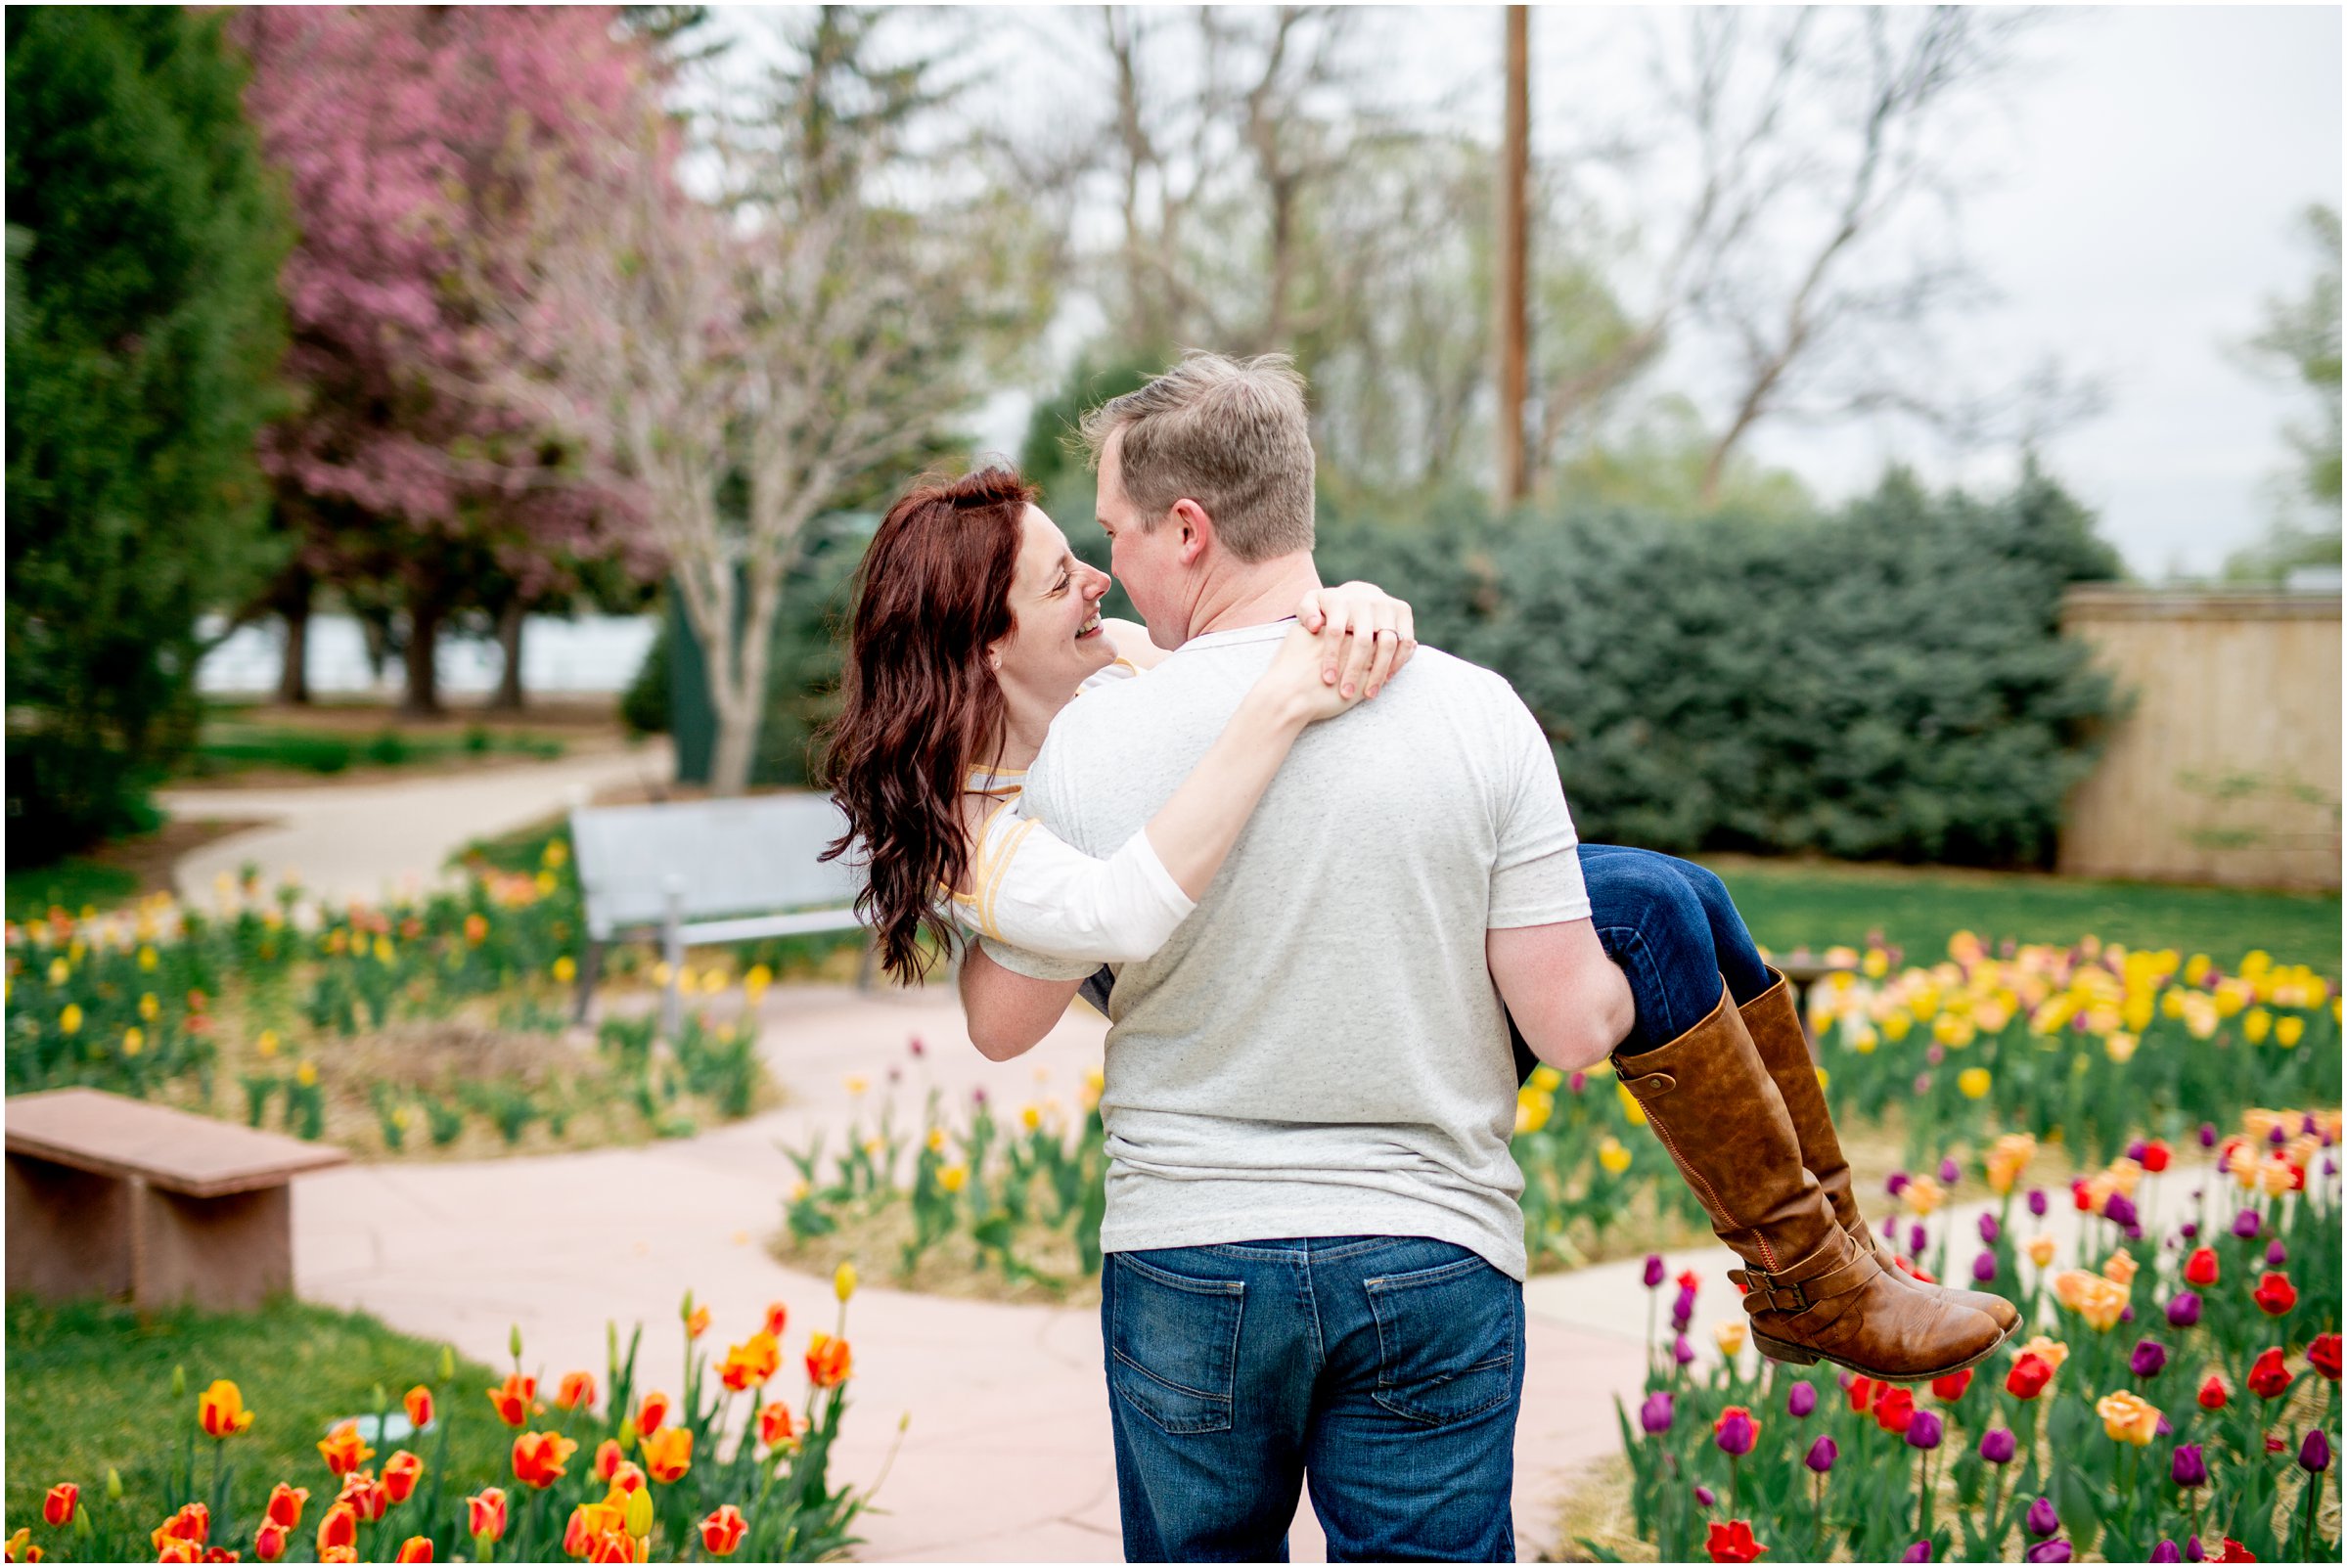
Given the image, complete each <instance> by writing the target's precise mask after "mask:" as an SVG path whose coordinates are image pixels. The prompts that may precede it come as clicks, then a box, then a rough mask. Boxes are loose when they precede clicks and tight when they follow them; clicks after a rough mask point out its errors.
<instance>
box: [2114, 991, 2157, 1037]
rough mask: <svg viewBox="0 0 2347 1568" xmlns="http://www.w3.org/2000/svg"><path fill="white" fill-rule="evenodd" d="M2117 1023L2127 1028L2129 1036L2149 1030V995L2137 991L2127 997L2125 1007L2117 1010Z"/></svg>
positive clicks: (2146, 992)
mask: <svg viewBox="0 0 2347 1568" xmlns="http://www.w3.org/2000/svg"><path fill="white" fill-rule="evenodd" d="M2119 1021H2120V1022H2121V1023H2123V1024H2125V1025H2126V1026H2127V1028H2128V1031H2129V1032H2130V1033H2131V1034H2139V1035H2140V1034H2142V1033H2143V1032H2144V1030H2146V1029H2148V1028H2150V1027H2151V993H2150V992H2148V991H2139V992H2137V993H2135V995H2133V996H2131V997H2129V998H2128V999H2127V1005H2126V1006H2125V1007H2123V1008H2120V1009H2119Z"/></svg>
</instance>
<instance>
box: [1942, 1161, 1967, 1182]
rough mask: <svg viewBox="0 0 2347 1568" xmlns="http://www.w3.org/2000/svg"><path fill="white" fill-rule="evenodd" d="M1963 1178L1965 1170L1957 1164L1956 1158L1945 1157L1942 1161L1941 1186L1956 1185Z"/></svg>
mask: <svg viewBox="0 0 2347 1568" xmlns="http://www.w3.org/2000/svg"><path fill="white" fill-rule="evenodd" d="M1962 1180H1963V1169H1962V1168H1961V1167H1959V1166H1958V1165H1957V1163H1956V1161H1955V1160H1953V1159H1944V1160H1941V1161H1940V1186H1942V1187H1954V1186H1955V1185H1956V1184H1957V1183H1958V1182H1959V1181H1962Z"/></svg>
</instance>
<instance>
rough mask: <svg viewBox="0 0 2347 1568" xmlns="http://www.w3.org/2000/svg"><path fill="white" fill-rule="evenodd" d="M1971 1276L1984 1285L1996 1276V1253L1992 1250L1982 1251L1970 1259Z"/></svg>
mask: <svg viewBox="0 0 2347 1568" xmlns="http://www.w3.org/2000/svg"><path fill="white" fill-rule="evenodd" d="M1972 1277H1973V1278H1974V1279H1976V1280H1978V1281H1979V1282H1980V1283H1982V1284H1984V1285H1985V1284H1987V1283H1989V1282H1990V1281H1991V1280H1993V1279H1995V1278H1996V1277H1997V1255H1996V1254H1995V1253H1994V1252H1983V1253H1982V1254H1981V1255H1980V1256H1979V1257H1977V1258H1974V1259H1973V1260H1972Z"/></svg>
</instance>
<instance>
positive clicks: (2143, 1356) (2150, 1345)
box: [2127, 1339, 2168, 1377]
mask: <svg viewBox="0 0 2347 1568" xmlns="http://www.w3.org/2000/svg"><path fill="white" fill-rule="evenodd" d="M2167 1365H2168V1347H2167V1346H2165V1345H2163V1344H2161V1343H2160V1342H2159V1341H2158V1340H2156V1339H2139V1340H2137V1341H2136V1342H2135V1353H2134V1354H2133V1355H2131V1356H2129V1357H2128V1358H2127V1369H2128V1370H2129V1371H2131V1372H2133V1373H2135V1375H2136V1376H2138V1377H2157V1376H2158V1375H2159V1373H2160V1368H2161V1367H2163V1366H2167Z"/></svg>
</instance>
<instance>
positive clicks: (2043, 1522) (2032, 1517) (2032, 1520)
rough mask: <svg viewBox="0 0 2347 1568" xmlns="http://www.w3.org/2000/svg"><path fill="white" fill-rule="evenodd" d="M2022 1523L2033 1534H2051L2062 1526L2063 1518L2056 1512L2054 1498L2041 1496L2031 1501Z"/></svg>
mask: <svg viewBox="0 0 2347 1568" xmlns="http://www.w3.org/2000/svg"><path fill="white" fill-rule="evenodd" d="M2021 1523H2022V1524H2023V1525H2024V1526H2026V1527H2027V1529H2028V1531H2029V1533H2030V1534H2031V1535H2033V1536H2050V1535H2052V1534H2054V1531H2056V1530H2059V1529H2060V1528H2061V1520H2060V1518H2059V1517H2057V1516H2056V1515H2055V1514H2054V1500H2053V1499H2052V1498H2040V1499H2038V1500H2037V1501H2035V1502H2033V1503H2031V1504H2030V1505H2029V1512H2028V1513H2027V1514H2026V1515H2024V1516H2023V1517H2022V1520H2021Z"/></svg>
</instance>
